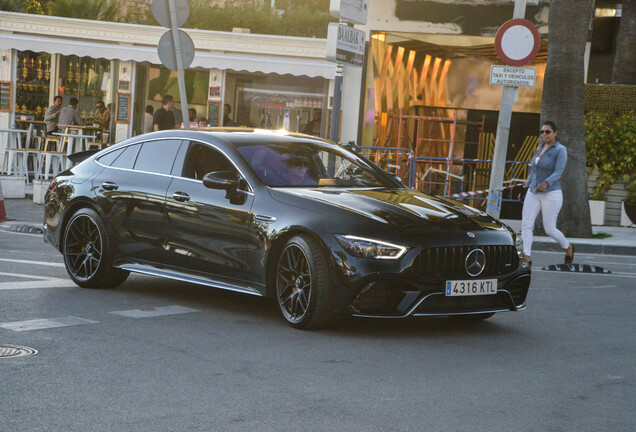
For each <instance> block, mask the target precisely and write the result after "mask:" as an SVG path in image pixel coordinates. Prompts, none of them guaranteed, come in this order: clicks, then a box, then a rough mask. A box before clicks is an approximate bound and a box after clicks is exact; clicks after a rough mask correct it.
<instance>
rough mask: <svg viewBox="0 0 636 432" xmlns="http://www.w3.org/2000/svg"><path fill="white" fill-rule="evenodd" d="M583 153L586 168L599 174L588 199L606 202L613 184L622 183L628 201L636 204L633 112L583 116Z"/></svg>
mask: <svg viewBox="0 0 636 432" xmlns="http://www.w3.org/2000/svg"><path fill="white" fill-rule="evenodd" d="M585 151H586V157H587V165H588V167H590V168H591V169H592V170H593V171H597V172H598V177H597V179H596V187H595V188H594V192H593V193H592V196H591V197H590V199H599V200H605V199H607V192H609V190H610V188H611V187H612V185H613V184H614V183H616V182H620V181H625V182H626V183H627V190H628V193H629V195H628V200H631V201H630V202H636V181H635V179H634V172H636V113H634V112H628V113H625V114H621V115H619V116H618V117H612V116H610V115H609V114H605V113H588V114H587V115H586V116H585ZM630 190H631V192H630Z"/></svg>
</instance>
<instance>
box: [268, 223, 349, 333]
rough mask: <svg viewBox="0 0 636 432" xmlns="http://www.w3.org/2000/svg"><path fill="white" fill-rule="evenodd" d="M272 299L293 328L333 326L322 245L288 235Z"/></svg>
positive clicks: (327, 271) (328, 274)
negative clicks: (274, 294)
mask: <svg viewBox="0 0 636 432" xmlns="http://www.w3.org/2000/svg"><path fill="white" fill-rule="evenodd" d="M276 300H277V303H278V307H279V309H280V311H281V313H282V315H283V318H285V320H286V321H287V322H288V323H289V325H291V326H292V327H294V328H297V329H304V330H315V329H320V328H325V327H329V326H330V325H333V323H334V322H335V319H336V315H335V313H334V312H333V293H332V286H331V280H330V272H329V266H328V262H327V258H326V256H325V253H324V250H323V248H322V247H321V246H320V244H318V242H317V241H316V240H313V239H311V238H309V237H306V236H295V237H292V238H291V239H290V240H289V241H287V243H286V244H285V246H283V248H282V251H281V253H280V255H279V257H278V261H277V265H276Z"/></svg>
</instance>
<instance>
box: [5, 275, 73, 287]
mask: <svg viewBox="0 0 636 432" xmlns="http://www.w3.org/2000/svg"><path fill="white" fill-rule="evenodd" d="M0 276H9V277H16V278H22V279H35V280H29V281H23V282H0V291H3V290H23V289H37V288H69V287H75V286H77V285H75V284H74V283H73V281H71V280H70V279H60V278H52V277H46V276H36V275H31V274H23V273H8V272H0Z"/></svg>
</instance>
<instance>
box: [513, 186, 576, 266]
mask: <svg viewBox="0 0 636 432" xmlns="http://www.w3.org/2000/svg"><path fill="white" fill-rule="evenodd" d="M562 204H563V193H562V192H561V191H560V190H555V191H552V192H543V193H536V194H535V193H532V192H530V191H528V193H527V194H526V199H525V200H524V202H523V212H522V216H521V239H522V240H523V253H524V254H525V255H528V256H530V251H531V250H532V229H533V228H534V221H535V219H536V218H537V215H538V214H539V212H541V216H542V218H543V229H544V230H545V233H546V234H547V235H549V236H550V237H552V238H553V239H554V240H556V241H557V243H559V245H561V247H562V248H563V249H567V248H568V246H570V243H569V242H568V241H567V239H566V238H565V236H564V235H563V233H562V232H561V231H559V230H558V229H557V227H556V221H557V216H559V212H560V211H561V205H562Z"/></svg>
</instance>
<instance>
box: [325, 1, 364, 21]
mask: <svg viewBox="0 0 636 432" xmlns="http://www.w3.org/2000/svg"><path fill="white" fill-rule="evenodd" d="M329 13H330V14H331V16H332V17H335V18H340V19H343V20H347V21H349V22H352V23H356V24H366V23H367V15H368V14H369V0H331V2H330V3H329Z"/></svg>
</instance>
